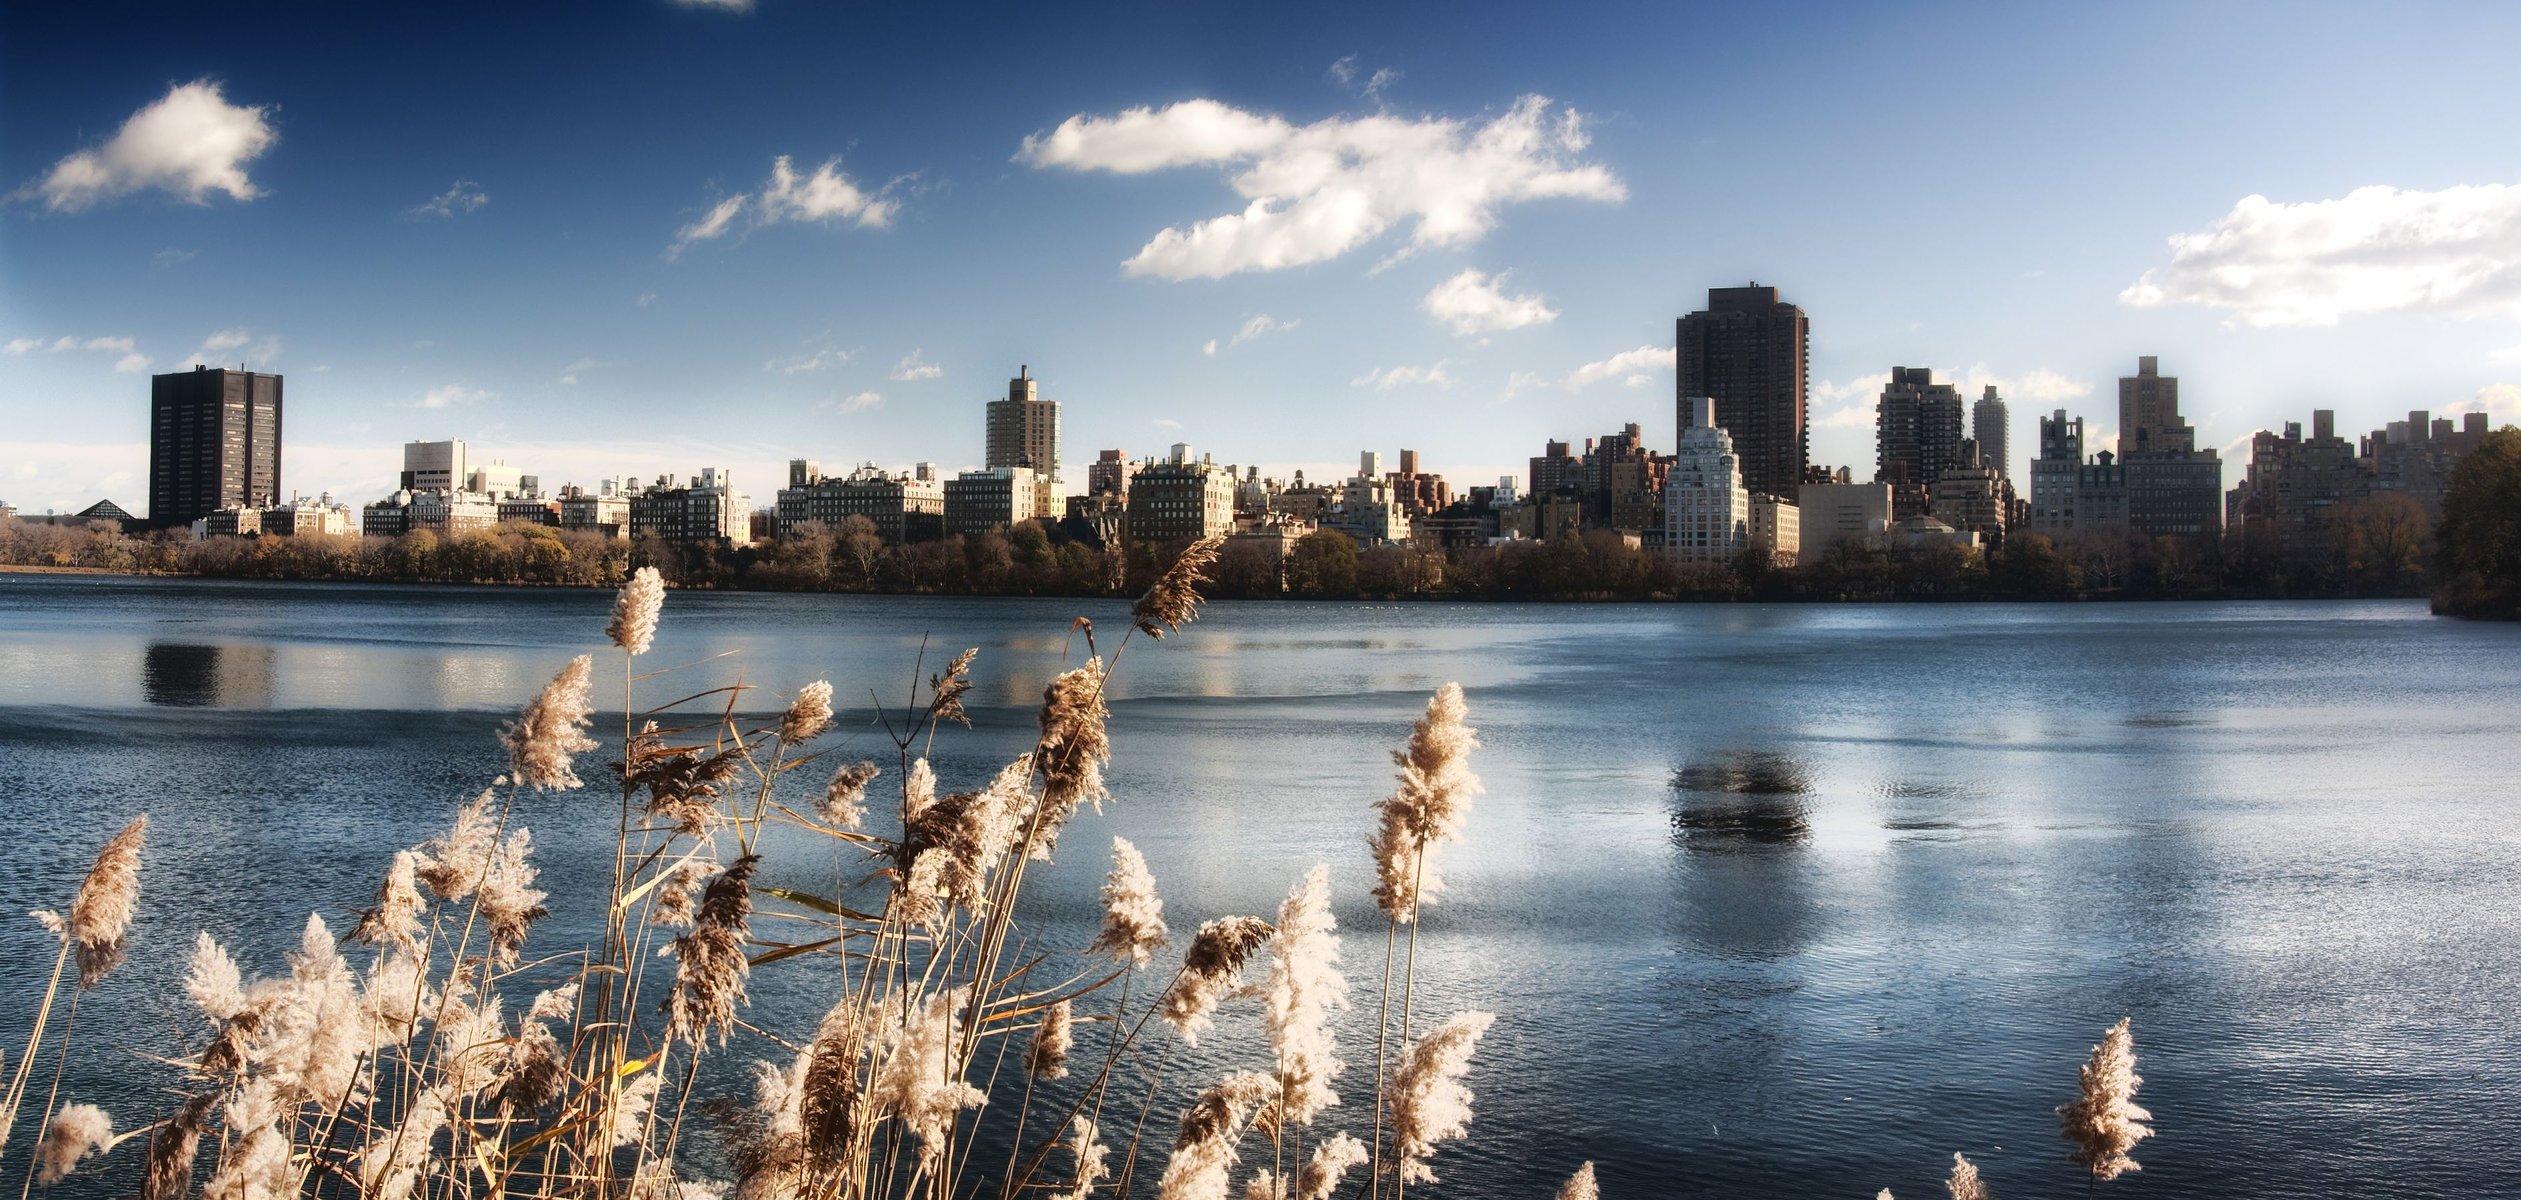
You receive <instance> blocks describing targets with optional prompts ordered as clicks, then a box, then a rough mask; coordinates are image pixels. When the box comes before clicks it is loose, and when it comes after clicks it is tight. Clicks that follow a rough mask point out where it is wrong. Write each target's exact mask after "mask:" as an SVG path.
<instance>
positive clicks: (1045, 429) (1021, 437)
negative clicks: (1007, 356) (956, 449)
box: [981, 366, 1060, 512]
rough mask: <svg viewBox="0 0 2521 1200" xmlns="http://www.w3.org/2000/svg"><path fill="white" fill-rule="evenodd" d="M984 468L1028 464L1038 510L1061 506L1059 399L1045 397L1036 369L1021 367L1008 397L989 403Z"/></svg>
mask: <svg viewBox="0 0 2521 1200" xmlns="http://www.w3.org/2000/svg"><path fill="white" fill-rule="evenodd" d="M988 435H989V436H988V446H987V453H986V455H985V461H983V462H982V463H981V465H982V466H984V467H1024V468H1027V469H1029V470H1031V471H1032V472H1033V489H1034V493H1033V496H1034V503H1033V511H1035V512H1055V511H1057V510H1058V508H1059V484H1060V477H1059V402H1058V401H1056V400H1044V399H1042V397H1041V385H1040V384H1039V383H1038V382H1037V381H1036V380H1035V379H1034V378H1033V368H1032V367H1030V366H1023V367H1019V368H1017V370H1016V376H1015V378H1013V379H1010V380H1008V381H1007V398H1006V399H1004V400H992V401H990V402H989V427H988Z"/></svg>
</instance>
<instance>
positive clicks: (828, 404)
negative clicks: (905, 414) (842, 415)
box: [814, 392, 884, 412]
mask: <svg viewBox="0 0 2521 1200" xmlns="http://www.w3.org/2000/svg"><path fill="white" fill-rule="evenodd" d="M883 403H884V397H883V395H882V394H880V393H877V392H857V393H854V394H851V395H848V396H834V397H831V398H830V399H827V400H825V401H823V402H822V403H820V404H817V405H815V406H814V407H816V408H832V409H838V410H840V411H842V412H864V411H866V410H867V409H870V408H874V407H876V406H878V405H881V404H883Z"/></svg>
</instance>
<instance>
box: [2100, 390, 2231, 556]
mask: <svg viewBox="0 0 2521 1200" xmlns="http://www.w3.org/2000/svg"><path fill="white" fill-rule="evenodd" d="M2118 461H2119V464H2120V465H2121V466H2123V467H2125V468H2126V472H2127V526H2128V528H2129V529H2131V530H2133V531H2135V532H2137V533H2141V534H2144V535H2145V536H2147V537H2164V536H2177V537H2185V536H2192V535H2197V534H2208V533H2214V532H2217V531H2218V530H2221V529H2222V528H2223V459H2222V458H2221V456H2219V455H2217V454H2216V453H2215V452H2214V451H2213V450H2212V449H2206V450H2200V449H2198V448H2197V431H2196V430H2194V429H2192V428H2190V427H2189V424H2188V422H2187V421H2186V420H2184V419H2182V418H2181V417H2180V381H2179V378H2178V377H2177V376H2172V375H2165V374H2163V373H2162V371H2161V364H2160V360H2158V359H2156V358H2155V357H2154V356H2153V355H2150V354H2147V355H2144V356H2142V357H2140V358H2138V359H2137V360H2136V373H2135V374H2133V375H2125V376H2121V377H2120V378H2119V381H2118Z"/></svg>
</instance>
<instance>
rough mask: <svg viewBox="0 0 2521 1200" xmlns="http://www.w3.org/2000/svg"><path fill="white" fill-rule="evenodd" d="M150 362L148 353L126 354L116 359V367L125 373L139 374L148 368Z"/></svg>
mask: <svg viewBox="0 0 2521 1200" xmlns="http://www.w3.org/2000/svg"><path fill="white" fill-rule="evenodd" d="M150 362H151V359H150V358H149V356H148V355H146V354H126V355H124V356H122V357H121V358H118V359H115V360H114V369H115V370H117V371H120V372H122V373H123V374H125V375H137V374H139V373H141V372H142V371H146V370H148V369H149V363H150Z"/></svg>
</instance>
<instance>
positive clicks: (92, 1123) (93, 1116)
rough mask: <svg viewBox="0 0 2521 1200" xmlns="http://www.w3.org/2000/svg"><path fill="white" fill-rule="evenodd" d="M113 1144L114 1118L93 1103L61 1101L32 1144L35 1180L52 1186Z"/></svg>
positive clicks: (40, 1183)
mask: <svg viewBox="0 0 2521 1200" xmlns="http://www.w3.org/2000/svg"><path fill="white" fill-rule="evenodd" d="M113 1143H114V1119H113V1118H112V1117H109V1116H107V1115H105V1110H104V1109H101V1108H98V1107H97V1106H95V1105H93V1104H64V1105H62V1106H61V1111H60V1112H57V1113H54V1114H53V1119H52V1123H51V1124H49V1125H46V1126H44V1137H43V1140H41V1141H39V1142H37V1143H35V1182H36V1184H37V1185H38V1186H41V1187H51V1186H52V1185H54V1184H56V1183H59V1182H61V1180H62V1178H63V1177H64V1176H66V1175H68V1174H70V1172H71V1171H72V1169H74V1168H76V1167H77V1166H78V1165H79V1163H80V1161H81V1160H83V1159H85V1158H87V1157H88V1156H89V1155H91V1154H102V1153H104V1152H105V1149H106V1147H108V1146H111V1145H113Z"/></svg>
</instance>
